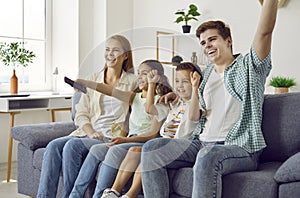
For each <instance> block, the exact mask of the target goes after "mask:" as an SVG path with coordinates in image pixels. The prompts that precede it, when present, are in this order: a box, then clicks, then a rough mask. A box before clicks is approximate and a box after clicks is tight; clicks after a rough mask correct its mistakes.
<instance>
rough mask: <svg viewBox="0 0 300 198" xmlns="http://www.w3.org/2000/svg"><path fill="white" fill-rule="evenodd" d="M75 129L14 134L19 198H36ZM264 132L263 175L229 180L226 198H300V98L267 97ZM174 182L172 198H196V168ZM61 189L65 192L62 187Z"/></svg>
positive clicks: (38, 128)
mask: <svg viewBox="0 0 300 198" xmlns="http://www.w3.org/2000/svg"><path fill="white" fill-rule="evenodd" d="M77 97H78V96H77ZM75 103H76V102H75ZM74 129H75V126H74V124H73V123H72V122H60V123H47V124H35V125H24V126H16V127H14V128H13V129H12V136H13V138H14V139H15V140H18V141H19V144H18V192H19V193H21V194H25V195H29V196H32V197H35V196H36V194H37V189H38V184H39V177H40V172H41V164H42V157H43V153H44V148H45V146H46V145H47V143H48V142H49V141H51V140H53V139H55V138H57V137H60V136H65V135H68V134H69V133H70V132H71V131H72V130H74ZM262 130H263V133H264V137H265V140H266V143H267V145H268V146H267V148H266V149H265V150H264V151H263V153H262V155H261V158H260V165H259V167H258V170H256V171H251V172H238V173H233V174H229V175H226V176H224V177H223V189H222V194H223V196H222V197H224V198H253V197H255V198H260V197H261V198H277V197H278V198H298V197H300V165H299V164H300V93H288V94H280V95H266V96H265V101H264V106H263V124H262ZM169 176H170V192H171V195H170V197H174V198H177V197H178V198H179V197H191V192H192V185H193V184H192V177H193V170H192V168H182V169H179V170H169ZM59 185H60V187H61V183H60V184H59ZM92 189H93V186H91V187H90V188H89V191H88V192H87V193H86V197H89V196H90V194H91V191H92ZM59 191H60V190H59ZM58 197H59V196H58Z"/></svg>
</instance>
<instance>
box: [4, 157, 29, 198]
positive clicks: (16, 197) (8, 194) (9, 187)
mask: <svg viewBox="0 0 300 198" xmlns="http://www.w3.org/2000/svg"><path fill="white" fill-rule="evenodd" d="M6 167H7V164H6V163H3V164H2V163H1V164H0V197H3V198H4V197H5V198H24V197H27V198H28V196H25V195H21V194H18V193H17V185H18V183H17V181H15V182H10V183H6ZM11 178H12V180H17V163H16V162H13V163H12V171H11Z"/></svg>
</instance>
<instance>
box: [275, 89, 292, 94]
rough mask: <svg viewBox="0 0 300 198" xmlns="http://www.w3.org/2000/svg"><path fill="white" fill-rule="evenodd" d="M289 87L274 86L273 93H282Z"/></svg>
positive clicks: (287, 90) (286, 91)
mask: <svg viewBox="0 0 300 198" xmlns="http://www.w3.org/2000/svg"><path fill="white" fill-rule="evenodd" d="M288 92H289V88H288V87H275V94H282V93H288Z"/></svg>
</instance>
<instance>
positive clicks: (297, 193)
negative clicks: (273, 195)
mask: <svg viewBox="0 0 300 198" xmlns="http://www.w3.org/2000/svg"><path fill="white" fill-rule="evenodd" d="M296 197H297V198H298V197H300V181H298V182H292V183H284V184H281V185H280V186H279V196H278V198H296Z"/></svg>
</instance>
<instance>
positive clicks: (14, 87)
mask: <svg viewBox="0 0 300 198" xmlns="http://www.w3.org/2000/svg"><path fill="white" fill-rule="evenodd" d="M10 93H11V94H17V93H18V77H17V76H16V70H15V69H14V70H13V75H12V77H11V78H10Z"/></svg>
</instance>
